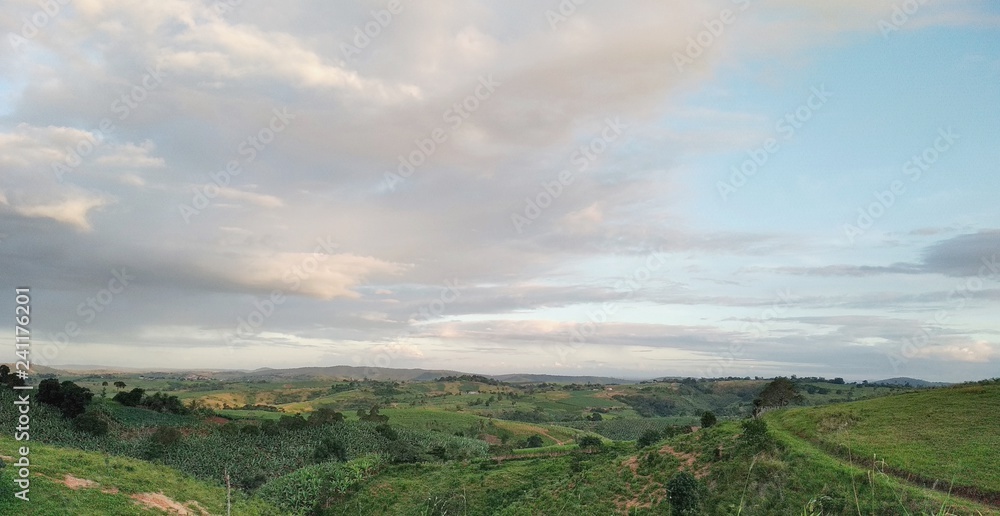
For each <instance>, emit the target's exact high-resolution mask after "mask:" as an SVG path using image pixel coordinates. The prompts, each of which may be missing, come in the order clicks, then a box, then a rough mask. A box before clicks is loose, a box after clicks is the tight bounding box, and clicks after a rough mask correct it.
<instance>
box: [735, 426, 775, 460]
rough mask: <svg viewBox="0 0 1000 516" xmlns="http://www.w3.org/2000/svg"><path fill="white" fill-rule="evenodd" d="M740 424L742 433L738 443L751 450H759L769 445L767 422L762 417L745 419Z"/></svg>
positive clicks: (769, 436)
mask: <svg viewBox="0 0 1000 516" xmlns="http://www.w3.org/2000/svg"><path fill="white" fill-rule="evenodd" d="M741 425H742V426H743V433H742V434H741V435H740V444H741V445H742V446H743V447H744V448H746V449H748V450H749V451H751V452H758V451H761V450H763V449H765V448H767V447H769V446H770V445H771V442H772V441H771V435H770V434H769V433H768V431H767V423H765V422H764V420H763V419H747V420H744V421H743V422H742V423H741Z"/></svg>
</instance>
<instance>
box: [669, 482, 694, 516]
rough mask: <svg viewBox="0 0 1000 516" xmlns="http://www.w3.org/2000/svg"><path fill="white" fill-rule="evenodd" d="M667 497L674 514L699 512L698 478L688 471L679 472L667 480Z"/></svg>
mask: <svg viewBox="0 0 1000 516" xmlns="http://www.w3.org/2000/svg"><path fill="white" fill-rule="evenodd" d="M667 499H668V500H670V507H671V508H672V509H673V511H672V512H673V514H698V505H699V503H698V480H697V479H696V478H694V475H692V474H691V473H688V472H687V471H681V472H678V473H677V474H676V475H674V476H673V478H671V479H670V481H669V482H667Z"/></svg>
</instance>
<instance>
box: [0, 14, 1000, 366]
mask: <svg viewBox="0 0 1000 516" xmlns="http://www.w3.org/2000/svg"><path fill="white" fill-rule="evenodd" d="M577 3H579V5H577ZM0 6H2V10H3V13H4V16H2V17H0V29H2V31H0V32H2V33H3V34H4V41H3V42H0V259H2V263H3V267H2V269H0V276H2V279H3V283H4V284H5V285H7V286H8V291H7V292H8V294H7V296H5V297H6V298H7V299H4V300H3V304H4V305H5V306H7V307H8V310H9V311H13V307H14V295H13V288H14V287H19V286H28V287H30V288H31V292H32V294H33V297H32V315H33V321H32V329H33V331H34V339H35V340H34V346H33V352H34V358H35V360H36V362H37V363H44V364H50V365H55V366H58V365H67V364H103V365H113V366H133V367H159V368H166V367H175V368H206V369H210V368H257V367H295V366H308V365H337V364H346V365H362V366H389V367H421V368H449V369H458V370H464V371H474V372H485V373H508V372H547V373H554V374H603V375H619V376H624V377H632V378H636V377H653V376H661V375H691V376H727V375H738V376H743V375H751V376H753V375H761V376H771V375H776V374H798V375H800V376H801V375H825V376H843V377H845V378H848V379H874V378H884V377H890V376H904V375H905V376H914V377H921V378H926V379H930V380H965V379H979V378H984V377H991V376H996V374H997V372H998V371H1000V325H998V322H997V314H998V313H1000V312H998V309H1000V263H998V261H997V260H998V255H1000V202H998V201H997V195H998V194H1000V174H998V173H997V172H998V171H997V169H996V167H997V163H998V162H1000V145H997V143H998V136H1000V126H998V122H997V120H998V119H1000V86H998V85H1000V9H998V7H997V6H996V5H995V4H994V3H991V2H988V1H985V0H982V1H976V0H938V1H935V2H922V3H920V2H917V1H916V0H910V1H903V0H900V1H897V2H891V1H885V0H877V1H873V0H842V1H838V2H822V3H820V2H814V1H811V0H734V1H730V0H725V1H705V2H682V1H679V0H678V1H663V0H658V1H649V2H630V3H629V4H628V7H627V8H626V7H623V6H621V5H620V4H619V3H612V2H596V1H591V2H582V1H579V2H573V1H571V0H563V1H562V2H559V1H557V0H545V1H528V0H523V1H505V2H484V1H468V2H408V1H402V2H396V1H392V2H388V1H370V2H331V1H296V2H280V3H279V2H264V1H260V0H244V1H239V0H228V1H226V0H223V1H220V2H214V1H212V0H198V1H190V0H183V1H182V0H156V1H154V0H148V1H147V0H71V1H70V0H51V1H49V2H48V5H47V6H46V4H45V2H35V1H34V0H3V1H0ZM8 321H9V319H8ZM4 324H5V325H6V326H5V329H3V330H2V331H5V332H8V334H11V335H12V334H13V332H14V328H13V326H11V325H10V324H11V323H10V322H7V323H4ZM11 353H13V351H11ZM11 359H13V356H12V357H11Z"/></svg>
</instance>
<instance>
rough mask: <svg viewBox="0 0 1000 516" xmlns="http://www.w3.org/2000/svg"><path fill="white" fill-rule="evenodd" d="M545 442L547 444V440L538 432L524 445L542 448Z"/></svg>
mask: <svg viewBox="0 0 1000 516" xmlns="http://www.w3.org/2000/svg"><path fill="white" fill-rule="evenodd" d="M543 444H545V442H544V441H542V436H540V435H538V434H535V435H533V436H531V437H529V438H528V440H527V441H525V442H524V447H525V448H541V447H542V445H543Z"/></svg>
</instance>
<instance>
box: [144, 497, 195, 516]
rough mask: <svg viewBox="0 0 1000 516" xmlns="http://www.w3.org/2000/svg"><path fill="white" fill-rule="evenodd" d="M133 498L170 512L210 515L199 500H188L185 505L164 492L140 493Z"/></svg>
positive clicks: (183, 515) (184, 515)
mask: <svg viewBox="0 0 1000 516" xmlns="http://www.w3.org/2000/svg"><path fill="white" fill-rule="evenodd" d="M131 498H132V499H133V500H135V501H136V502H138V503H139V504H141V505H144V506H146V507H149V508H151V509H160V510H161V511H166V512H167V513H169V514H177V515H180V516H202V515H208V512H206V511H205V509H204V508H202V507H201V506H200V505H198V503H197V502H188V505H183V504H181V503H180V502H177V501H176V500H174V499H172V498H170V497H169V496H166V495H164V494H163V493H139V494H134V495H131ZM191 506H193V507H191ZM194 511H197V512H194Z"/></svg>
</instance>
